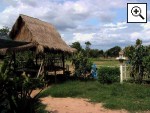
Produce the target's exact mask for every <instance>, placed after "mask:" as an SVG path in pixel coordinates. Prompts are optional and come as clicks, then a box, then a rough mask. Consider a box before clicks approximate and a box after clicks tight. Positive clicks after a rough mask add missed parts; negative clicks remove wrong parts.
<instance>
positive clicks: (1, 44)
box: [0, 39, 29, 49]
mask: <svg viewBox="0 0 150 113" xmlns="http://www.w3.org/2000/svg"><path fill="white" fill-rule="evenodd" d="M27 44H29V43H28V42H20V41H12V40H5V39H0V49H2V48H12V47H18V46H23V45H27Z"/></svg>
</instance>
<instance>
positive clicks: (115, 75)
mask: <svg viewBox="0 0 150 113" xmlns="http://www.w3.org/2000/svg"><path fill="white" fill-rule="evenodd" d="M119 75H120V71H119V68H112V67H101V68H99V69H98V81H99V82H100V83H103V84H104V83H106V84H112V83H115V82H118V81H119Z"/></svg>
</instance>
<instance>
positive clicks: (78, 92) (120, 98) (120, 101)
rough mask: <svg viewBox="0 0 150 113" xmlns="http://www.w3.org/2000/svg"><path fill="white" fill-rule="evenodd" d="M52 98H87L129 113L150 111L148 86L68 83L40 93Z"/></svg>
mask: <svg viewBox="0 0 150 113" xmlns="http://www.w3.org/2000/svg"><path fill="white" fill-rule="evenodd" d="M49 95H51V96H53V97H78V98H80V97H81V98H88V99H89V100H90V101H92V102H102V103H103V105H104V107H106V108H110V109H126V110H128V111H130V112H135V111H147V110H150V86H149V85H137V84H127V83H126V84H122V85H121V84H119V83H118V84H112V85H103V84H100V83H98V82H97V81H88V82H81V81H69V82H66V83H63V84H58V85H53V86H52V87H51V88H49V89H47V90H45V91H44V92H42V93H41V95H40V96H41V97H44V96H49Z"/></svg>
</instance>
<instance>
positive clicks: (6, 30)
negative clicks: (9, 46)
mask: <svg viewBox="0 0 150 113" xmlns="http://www.w3.org/2000/svg"><path fill="white" fill-rule="evenodd" d="M8 33H9V28H8V27H3V28H2V29H0V37H1V38H4V39H9V38H8V37H9V36H8Z"/></svg>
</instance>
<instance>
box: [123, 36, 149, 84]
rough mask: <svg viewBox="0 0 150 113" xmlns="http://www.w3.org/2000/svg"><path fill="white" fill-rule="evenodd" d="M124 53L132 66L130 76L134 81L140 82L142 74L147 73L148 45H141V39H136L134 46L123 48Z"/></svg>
mask: <svg viewBox="0 0 150 113" xmlns="http://www.w3.org/2000/svg"><path fill="white" fill-rule="evenodd" d="M125 54H126V56H127V57H128V59H129V61H130V64H131V66H132V69H131V76H132V77H133V78H134V81H135V82H138V83H142V80H143V76H144V75H145V74H147V73H149V68H148V67H149V63H148V62H149V56H150V52H149V51H148V47H145V46H143V45H142V41H141V40H139V39H137V41H136V44H135V46H129V47H126V48H125Z"/></svg>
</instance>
